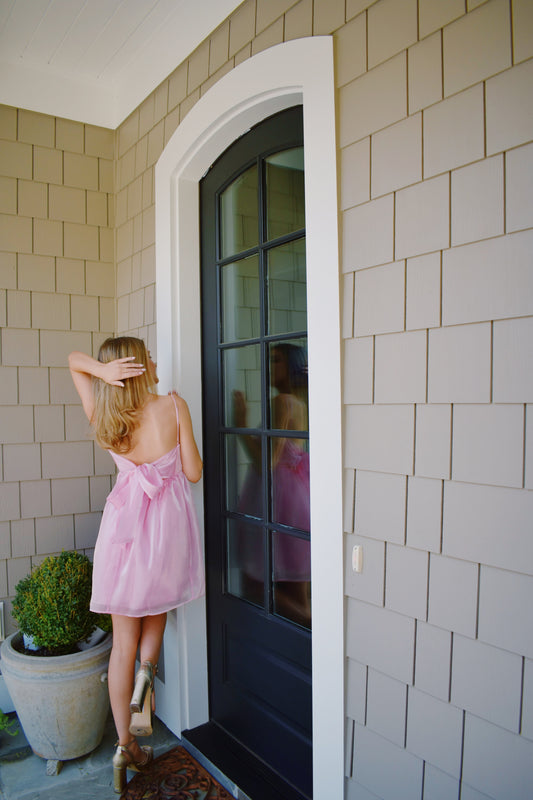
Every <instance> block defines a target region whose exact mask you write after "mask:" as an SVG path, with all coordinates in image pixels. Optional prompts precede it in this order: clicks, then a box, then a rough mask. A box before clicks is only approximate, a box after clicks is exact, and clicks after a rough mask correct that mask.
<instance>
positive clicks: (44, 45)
mask: <svg viewBox="0 0 533 800" xmlns="http://www.w3.org/2000/svg"><path fill="white" fill-rule="evenodd" d="M241 2H242V0H0V103H5V104H7V105H12V106H17V107H19V108H26V109H30V110H32V111H39V112H42V113H45V114H52V115H55V116H61V117H66V118H67V119H74V120H77V121H80V122H88V123H91V124H94V125H102V126H104V127H108V128H116V127H117V125H119V124H120V123H121V122H122V120H124V119H125V118H126V117H127V116H128V115H129V114H130V113H131V112H132V111H133V109H134V108H136V107H137V106H138V105H139V103H141V102H142V100H143V99H144V98H145V97H146V96H147V95H148V94H150V92H151V91H153V89H155V87H156V86H158V84H159V83H161V81H162V80H164V78H165V77H166V76H167V75H169V74H170V73H171V72H172V71H173V70H174V69H175V68H176V67H177V66H178V65H179V64H180V63H181V62H182V61H183V59H184V58H185V57H186V56H187V55H188V54H189V53H190V52H191V51H192V50H194V48H195V47H197V46H198V44H200V42H202V41H203V40H204V39H205V38H206V36H207V35H208V34H209V33H210V32H211V31H212V30H214V29H215V28H216V27H217V26H218V25H219V24H220V23H221V22H222V21H223V20H224V19H225V18H226V17H227V16H228V15H229V14H230V13H231V12H232V11H233V9H234V8H236V7H237V6H238V5H240V3H241Z"/></svg>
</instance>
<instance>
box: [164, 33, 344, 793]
mask: <svg viewBox="0 0 533 800" xmlns="http://www.w3.org/2000/svg"><path fill="white" fill-rule="evenodd" d="M297 104H302V105H303V115H304V162H305V182H306V185H305V194H306V203H305V206H306V209H305V211H306V236H307V255H306V259H307V313H308V356H309V429H310V436H311V454H310V495H311V581H312V609H313V612H312V613H313V644H312V658H313V751H314V756H313V780H314V797H315V800H321V798H323V799H324V800H325V799H326V798H329V797H332V796H335V797H342V796H343V794H344V602H343V583H344V581H343V518H342V397H341V338H340V290H339V283H340V281H339V252H338V240H339V233H338V214H337V209H338V203H337V165H336V126H335V119H336V117H335V84H334V66H333V40H332V38H331V37H329V36H317V37H310V38H304V39H297V40H294V41H291V42H286V43H284V44H280V45H276V46H275V47H272V48H269V49H268V50H264V51H262V52H261V53H258V54H257V55H255V56H253V57H252V58H250V59H248V60H246V61H244V62H243V63H241V64H240V65H239V66H238V67H236V68H235V69H233V70H232V71H231V72H229V73H227V74H226V75H225V76H224V77H223V78H221V79H220V81H218V82H217V83H216V84H215V85H214V86H213V87H212V88H211V89H209V91H208V92H206V94H205V95H204V96H202V98H201V99H200V100H199V101H198V102H197V103H196V105H195V106H193V108H192V109H191V111H190V112H189V113H188V115H187V116H186V117H185V119H184V120H183V121H182V122H181V124H180V125H179V127H178V128H177V130H176V131H175V133H174V134H173V136H172V137H171V139H170V140H169V142H168V144H167V146H166V148H165V150H164V151H163V153H162V155H161V157H160V159H159V161H158V163H157V165H156V173H155V177H156V206H155V215H156V306H157V341H158V348H157V350H158V352H157V356H158V358H157V361H158V373H159V376H160V388H161V390H162V391H163V392H165V391H167V390H168V389H170V388H171V387H176V388H178V390H180V389H181V388H182V387H183V389H182V390H183V393H184V396H185V399H186V400H187V402H188V404H189V406H190V408H191V415H192V418H193V425H194V429H195V433H196V435H197V438H198V439H199V444H200V447H201V431H202V417H201V415H202V378H201V368H200V365H201V315H200V219H199V181H200V179H201V178H202V176H203V175H204V174H205V172H206V171H207V170H208V169H209V167H210V165H211V164H212V163H213V162H214V161H215V160H216V158H217V157H218V156H219V155H220V154H221V153H222V152H224V150H226V148H227V147H228V146H229V145H230V144H231V143H232V142H233V141H235V139H237V138H238V137H239V136H241V135H242V134H243V133H245V132H246V131H247V130H248V129H249V128H251V127H252V126H253V125H255V124H256V123H258V122H260V121H261V120H263V119H265V118H266V117H268V116H271V115H272V114H274V113H276V112H278V111H281V110H282V109H284V108H288V107H290V106H293V105H297ZM324 321H327V325H325V324H324ZM194 488H195V491H194V498H195V502H196V505H197V509H198V513H199V517H200V523H201V524H202V522H203V508H202V492H201V487H200V486H197V487H194ZM165 673H166V676H167V677H166V680H165V685H164V686H161V687H160V691H161V701H162V702H161V703H160V704H159V709H160V715H161V718H162V719H163V721H164V722H165V723H166V724H167V725H169V727H170V728H171V729H172V730H174V731H175V732H177V733H179V732H181V730H184V729H186V728H193V727H195V726H197V725H200V724H202V723H204V722H207V721H208V705H207V703H208V700H207V697H208V692H207V637H206V623H205V602H204V600H203V599H201V600H198V601H195V602H194V603H190V604H188V605H187V606H185V607H182V608H181V609H178V611H177V612H173V613H172V614H171V615H170V618H169V624H168V626H167V633H166V636H165ZM171 675H176V676H177V677H176V680H174V681H172V682H170V680H169V677H170V676H171ZM176 682H177V686H178V689H177V690H176V689H175V688H174V687H175V686H176Z"/></svg>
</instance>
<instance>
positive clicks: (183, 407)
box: [171, 392, 189, 417]
mask: <svg viewBox="0 0 533 800" xmlns="http://www.w3.org/2000/svg"><path fill="white" fill-rule="evenodd" d="M171 397H172V398H173V401H172V408H174V401H175V402H176V406H177V408H178V414H179V416H180V417H181V415H182V414H185V415H186V416H189V406H188V405H187V402H186V401H185V400H184V399H183V397H181V395H179V394H178V393H177V392H172V393H171Z"/></svg>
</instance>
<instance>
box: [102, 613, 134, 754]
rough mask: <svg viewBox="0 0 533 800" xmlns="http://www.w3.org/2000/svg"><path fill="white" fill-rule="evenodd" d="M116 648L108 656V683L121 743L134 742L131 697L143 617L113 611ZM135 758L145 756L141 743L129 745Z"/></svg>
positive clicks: (114, 643)
mask: <svg viewBox="0 0 533 800" xmlns="http://www.w3.org/2000/svg"><path fill="white" fill-rule="evenodd" d="M112 619H113V648H112V650H111V657H110V659H109V671H108V683H109V699H110V700H111V710H112V711H113V719H114V720H115V727H116V729H117V734H118V741H119V744H123V745H125V744H128V743H129V742H130V741H131V738H132V737H131V734H130V732H129V725H130V700H131V693H132V691H133V679H134V673H135V658H136V656H137V647H138V645H139V640H140V637H141V630H142V619H140V618H137V617H124V616H122V615H120V614H113V615H112ZM130 749H131V751H132V754H133V756H134V758H135V759H136V760H138V759H140V758H142V753H141V751H140V748H139V746H138V745H137V744H136V743H135V744H132V745H131V746H130Z"/></svg>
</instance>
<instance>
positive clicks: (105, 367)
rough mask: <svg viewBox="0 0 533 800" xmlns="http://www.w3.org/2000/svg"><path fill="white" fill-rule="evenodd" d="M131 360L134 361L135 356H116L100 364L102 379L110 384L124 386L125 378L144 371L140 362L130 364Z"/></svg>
mask: <svg viewBox="0 0 533 800" xmlns="http://www.w3.org/2000/svg"><path fill="white" fill-rule="evenodd" d="M132 361H135V356H126V358H116V359H114V360H113V361H107V362H106V363H105V364H102V375H101V378H102V380H103V381H105V382H106V383H109V384H110V385H111V386H124V381H125V380H126V379H127V378H136V377H137V376H139V375H142V374H143V373H144V372H146V368H145V367H144V366H143V365H142V364H132Z"/></svg>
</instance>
